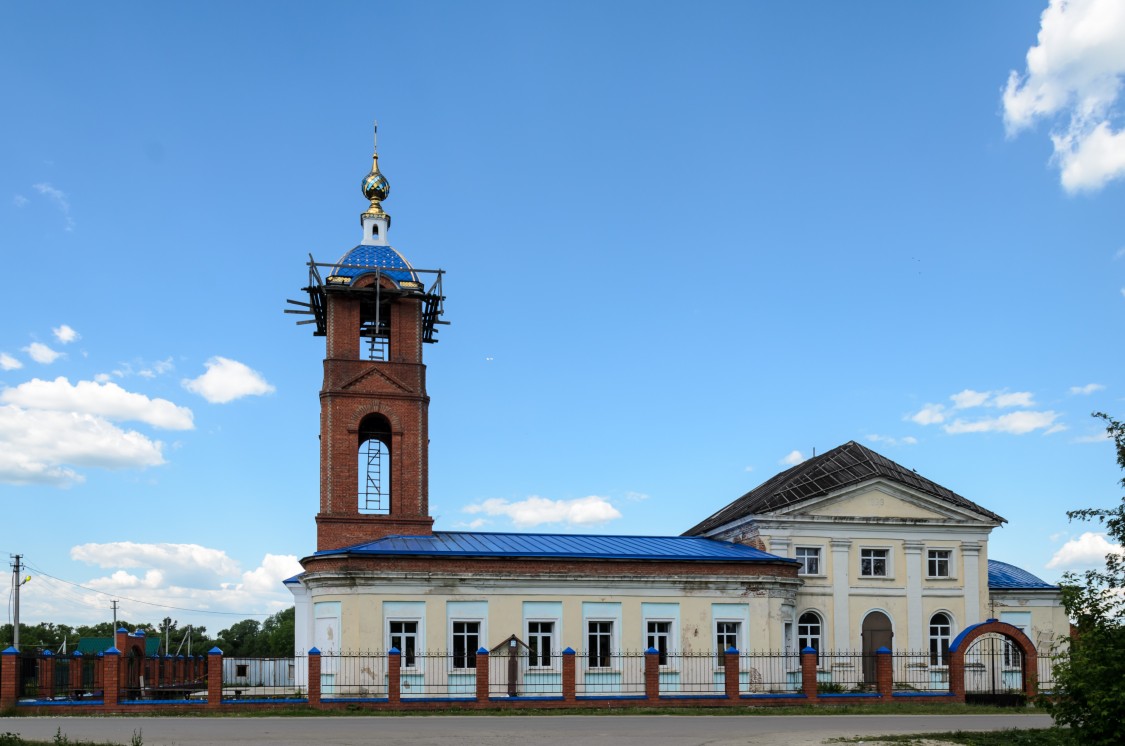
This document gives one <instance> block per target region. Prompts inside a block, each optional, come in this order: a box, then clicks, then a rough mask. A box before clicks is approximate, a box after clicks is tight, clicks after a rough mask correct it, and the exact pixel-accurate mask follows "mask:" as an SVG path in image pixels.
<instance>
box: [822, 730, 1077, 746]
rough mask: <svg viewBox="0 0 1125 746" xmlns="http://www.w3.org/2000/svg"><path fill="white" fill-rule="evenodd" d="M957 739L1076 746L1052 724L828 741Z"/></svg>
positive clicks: (984, 744) (976, 745)
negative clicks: (1047, 726)
mask: <svg viewBox="0 0 1125 746" xmlns="http://www.w3.org/2000/svg"><path fill="white" fill-rule="evenodd" d="M934 742H938V743H956V744H965V746H1075V744H1076V741H1075V740H1074V739H1073V738H1071V735H1070V733H1069V732H1068V731H1065V730H1058V729H1055V728H1026V729H1025V728H1013V729H1008V730H993V731H983V732H974V731H963V730H958V731H953V732H951V733H913V734H909V735H907V734H903V735H897V736H859V737H858V738H833V739H831V740H830V741H829V742H828V743H862V744H865V745H867V746H875V745H876V744H902V746H920V745H921V744H923V743H934Z"/></svg>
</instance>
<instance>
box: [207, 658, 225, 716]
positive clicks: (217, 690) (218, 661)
mask: <svg viewBox="0 0 1125 746" xmlns="http://www.w3.org/2000/svg"><path fill="white" fill-rule="evenodd" d="M222 704H223V651H222V650H219V648H218V647H214V648H211V649H210V650H209V651H207V706H208V707H219V706H220V705H222Z"/></svg>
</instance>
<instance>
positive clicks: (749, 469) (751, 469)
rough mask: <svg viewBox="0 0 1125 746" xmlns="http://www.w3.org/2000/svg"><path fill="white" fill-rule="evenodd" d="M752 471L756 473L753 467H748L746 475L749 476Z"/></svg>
mask: <svg viewBox="0 0 1125 746" xmlns="http://www.w3.org/2000/svg"><path fill="white" fill-rule="evenodd" d="M752 471H754V467H753V466H747V467H746V473H747V474H749V473H750V472H752Z"/></svg>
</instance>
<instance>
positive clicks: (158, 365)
mask: <svg viewBox="0 0 1125 746" xmlns="http://www.w3.org/2000/svg"><path fill="white" fill-rule="evenodd" d="M174 367H175V366H174V365H173V364H172V358H170V357H168V358H165V359H163V360H157V361H156V362H155V363H153V364H152V365H151V366H149V367H147V368H141V369H140V370H139V371H137V375H138V376H140V377H141V378H156V377H157V376H160V375H163V374H165V373H167V372H168V371H170V370H172V369H173V368H174Z"/></svg>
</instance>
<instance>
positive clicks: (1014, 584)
mask: <svg viewBox="0 0 1125 746" xmlns="http://www.w3.org/2000/svg"><path fill="white" fill-rule="evenodd" d="M988 587H989V588H997V589H1001V588H1009V589H1023V590H1027V589H1038V590H1044V591H1046V590H1058V588H1059V587H1058V586H1057V585H1051V584H1050V583H1045V582H1043V581H1042V580H1040V579H1039V578H1037V577H1035V576H1034V575H1032V574H1031V573H1029V572H1028V571H1027V570H1024V569H1022V568H1019V567H1016V566H1015V565H1009V564H1008V563H1007V562H1000V561H999V560H991V559H990V560H989V561H988Z"/></svg>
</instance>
